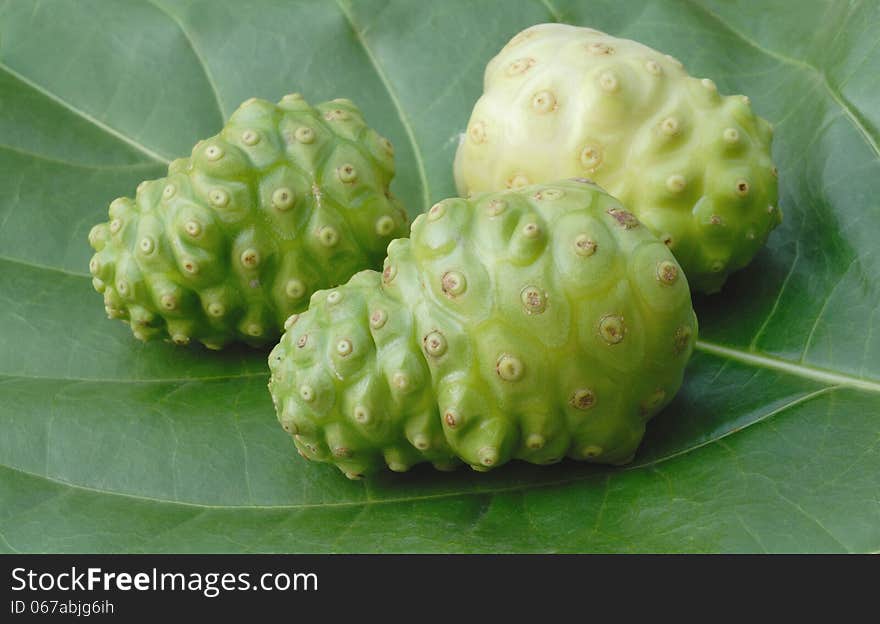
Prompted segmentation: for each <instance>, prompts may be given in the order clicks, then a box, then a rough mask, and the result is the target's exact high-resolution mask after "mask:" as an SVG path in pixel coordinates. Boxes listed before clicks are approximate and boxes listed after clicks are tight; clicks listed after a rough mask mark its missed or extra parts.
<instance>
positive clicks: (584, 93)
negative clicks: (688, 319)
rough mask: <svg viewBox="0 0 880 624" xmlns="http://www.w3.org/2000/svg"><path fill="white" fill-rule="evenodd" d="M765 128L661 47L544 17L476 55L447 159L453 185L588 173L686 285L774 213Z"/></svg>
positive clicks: (703, 278)
mask: <svg viewBox="0 0 880 624" xmlns="http://www.w3.org/2000/svg"><path fill="white" fill-rule="evenodd" d="M771 134H772V129H771V126H770V124H769V123H768V122H767V121H765V120H764V119H762V118H760V117H758V116H756V115H755V114H754V113H753V112H752V110H751V108H750V106H749V98H747V97H746V96H743V95H733V96H721V95H720V94H719V93H718V90H717V88H716V86H715V83H714V82H712V80H710V79H708V78H703V79H702V80H701V79H697V78H693V77H691V76H689V75H688V74H687V72H686V71H685V70H684V69H683V67H682V64H681V63H680V62H679V61H677V60H676V59H674V58H672V57H671V56H668V55H664V54H661V53H660V52H657V51H656V50H653V49H651V48H649V47H647V46H644V45H642V44H640V43H637V42H635V41H630V40H627V39H617V38H615V37H611V36H609V35H606V34H604V33H602V32H599V31H597V30H593V29H590V28H578V27H575V26H568V25H565V24H541V25H538V26H533V27H531V28H528V29H526V30H524V31H522V32H521V33H519V34H518V35H516V36H515V37H514V38H513V39H512V40H511V41H510V42H509V43H508V44H507V45H506V46H505V47H504V49H502V50H501V52H500V53H499V54H498V55H497V56H496V57H495V58H493V59H492V60H491V61H490V62H489V64H488V66H487V67H486V71H485V76H484V93H483V95H482V96H481V97H480V99H479V100H478V101H477V103H476V105H475V107H474V110H473V113H472V114H471V118H470V121H469V123H468V127H467V132H466V133H465V135H464V136H463V137H462V142H461V144H460V145H459V148H458V153H457V154H456V159H455V167H454V171H455V178H456V185H457V187H458V191H459V193H460V194H462V195H467V194H469V193H474V192H481V191H491V190H500V189H504V188H516V187H519V186H523V185H527V184H532V183H537V182H548V181H552V180H555V179H557V178H560V177H565V176H583V177H588V178H590V179H592V180H595V181H596V182H597V183H598V184H600V185H601V186H602V187H603V188H605V189H606V190H607V191H608V192H609V193H611V194H612V195H614V196H615V197H617V198H618V199H620V200H621V201H622V202H623V203H624V205H626V206H628V207H629V208H630V209H631V210H632V211H633V212H634V213H635V214H636V215H637V216H638V218H639V220H640V221H641V222H642V223H644V224H645V226H647V227H648V228H649V229H650V230H652V231H653V232H654V233H655V234H656V235H657V236H659V237H660V238H661V240H663V241H664V242H665V243H666V244H667V245H668V246H669V247H670V249H672V251H673V253H674V254H675V257H676V258H677V259H678V261H679V262H680V263H681V266H682V267H683V268H684V270H685V272H686V273H687V276H688V281H689V282H690V285H691V287H693V288H694V289H695V290H699V291H703V292H709V293H711V292H714V291H717V290H719V289H720V288H721V286H722V284H723V283H724V281H725V280H726V279H727V276H728V275H729V274H730V273H731V272H733V271H736V270H738V269H740V268H742V267H744V266H746V265H747V264H748V263H749V262H750V261H751V260H752V258H753V257H754V255H755V254H756V253H757V251H758V250H759V249H760V248H761V246H762V245H763V244H764V242H765V241H766V240H767V236H768V235H769V233H770V231H771V230H772V229H773V228H774V227H776V226H777V225H778V224H779V223H780V221H781V220H782V214H781V212H780V210H779V207H778V205H777V180H776V177H777V171H776V168H775V167H774V166H773V163H772V162H771V160H770V142H771Z"/></svg>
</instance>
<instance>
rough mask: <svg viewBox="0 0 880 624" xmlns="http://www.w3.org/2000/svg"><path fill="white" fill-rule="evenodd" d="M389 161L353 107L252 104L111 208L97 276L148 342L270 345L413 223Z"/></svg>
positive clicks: (109, 305) (114, 310) (100, 236)
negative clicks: (319, 294) (395, 191)
mask: <svg viewBox="0 0 880 624" xmlns="http://www.w3.org/2000/svg"><path fill="white" fill-rule="evenodd" d="M393 176H394V151H393V148H392V146H391V143H390V142H389V141H388V139H385V138H383V137H382V136H380V135H379V134H377V133H376V132H375V131H374V130H372V129H370V128H369V127H367V125H366V124H365V122H364V119H363V117H362V115H361V113H360V111H359V110H358V109H357V108H356V107H355V105H354V104H353V103H352V102H350V101H348V100H333V101H331V102H326V103H323V104H319V105H317V106H315V107H312V106H310V105H309V104H308V103H307V102H306V101H305V100H304V99H303V98H302V97H301V96H299V95H297V94H293V95H287V96H285V97H284V98H283V99H282V100H281V101H280V102H279V103H278V104H273V103H271V102H267V101H265V100H260V99H250V100H248V101H247V102H245V103H244V104H242V105H241V106H240V107H239V108H238V110H237V111H235V112H234V113H233V114H232V116H231V117H230V119H229V121H228V122H227V124H226V125H225V126H224V128H223V129H222V130H221V132H220V133H219V134H218V135H216V136H214V137H212V138H210V139H207V140H205V141H200V142H199V143H198V144H197V145H196V146H195V147H194V148H193V151H192V155H191V156H190V157H189V158H185V159H179V160H175V161H174V162H172V163H171V164H170V166H169V167H168V175H167V177H164V178H161V179H158V180H150V181H146V182H143V183H141V184H140V186H138V188H137V195H136V197H135V198H134V199H130V198H127V197H121V198H119V199H116V200H114V201H113V202H112V203H111V204H110V221H109V223H101V224H98V225H96V226H95V227H94V228H92V230H91V232H90V233H89V242H90V243H91V245H92V247H93V248H94V249H95V250H96V252H97V253H95V255H94V256H93V257H92V259H91V262H90V264H89V268H90V269H91V273H92V275H93V276H94V279H93V280H92V282H93V284H94V287H95V289H96V290H97V291H98V292H100V293H103V294H104V303H105V306H106V311H107V314H108V316H109V317H110V318H119V319H122V320H124V321H126V322H128V323H129V324H130V325H131V329H132V332H133V333H134V335H135V337H137V338H139V339H141V340H149V339H152V338H169V339H171V340H172V341H173V342H175V343H177V344H187V343H189V342H190V341H192V340H199V341H201V342H202V343H204V344H205V345H206V346H207V347H209V348H221V347H222V346H224V345H226V344H227V343H230V342H233V341H242V342H246V343H250V344H253V345H262V344H267V343H273V342H275V341H276V340H277V339H278V336H279V335H280V334H281V332H282V324H283V323H284V319H286V318H287V317H288V316H290V314H292V313H293V312H296V311H298V310H302V309H304V308H305V307H306V306H307V304H308V300H309V296H310V295H311V294H312V293H313V292H314V291H316V290H318V289H321V288H328V287H330V286H334V285H337V284H340V283H343V282H345V281H346V280H348V278H350V277H351V276H352V275H353V274H354V273H355V272H357V271H359V270H362V269H365V268H370V267H373V268H378V267H379V266H381V262H382V258H384V256H385V248H386V247H387V245H388V242H389V241H390V240H392V239H393V238H396V237H398V236H402V235H405V233H406V225H407V216H406V212H405V211H404V209H403V208H402V206H401V204H400V203H399V202H398V200H397V199H395V197H394V196H393V195H392V194H391V193H390V192H389V189H388V185H389V183H390V181H391V178H392V177H393Z"/></svg>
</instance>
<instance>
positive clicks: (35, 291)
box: [0, 0, 880, 552]
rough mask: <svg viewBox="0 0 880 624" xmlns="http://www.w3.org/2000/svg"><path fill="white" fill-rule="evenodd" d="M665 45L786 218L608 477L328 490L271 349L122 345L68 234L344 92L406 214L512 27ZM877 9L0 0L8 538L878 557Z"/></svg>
mask: <svg viewBox="0 0 880 624" xmlns="http://www.w3.org/2000/svg"><path fill="white" fill-rule="evenodd" d="M545 21H564V22H569V23H573V24H581V25H591V26H594V27H597V28H600V29H602V30H606V31H608V32H610V33H613V34H616V35H619V36H624V37H629V38H634V39H638V40H640V41H643V42H645V43H647V44H649V45H651V46H653V47H656V48H658V49H660V50H663V51H665V52H668V53H670V54H673V55H675V56H677V57H679V58H680V59H682V60H683V61H685V63H686V64H687V66H688V68H689V69H690V71H691V72H692V73H694V74H696V75H698V76H703V75H705V76H711V77H712V78H713V79H714V80H715V81H716V82H717V83H718V86H719V88H720V89H721V90H722V92H725V93H746V94H748V95H749V96H750V97H751V98H752V101H753V103H754V107H755V109H756V110H757V111H758V113H759V114H761V115H763V116H765V117H767V118H768V119H770V120H771V121H772V122H774V123H775V125H776V134H775V143H774V158H775V161H776V163H777V164H778V165H779V170H780V183H781V196H782V199H781V205H782V207H783V209H784V211H785V215H786V218H785V222H784V223H783V225H782V227H781V228H779V229H777V230H776V231H775V232H774V234H773V235H772V236H771V238H770V242H769V245H768V247H767V248H766V249H765V250H764V251H763V252H762V253H761V254H760V255H759V256H758V258H757V259H756V260H755V262H754V263H753V264H752V265H751V266H750V267H749V268H748V269H747V270H745V271H742V272H741V273H740V274H738V275H736V276H735V278H734V279H733V280H732V281H731V282H729V284H728V286H727V287H726V288H725V290H724V291H723V293H722V294H720V295H716V296H713V297H709V298H699V299H697V301H695V306H696V308H697V312H698V315H699V317H700V324H701V340H700V342H699V344H698V352H697V353H696V355H695V357H694V359H693V361H692V363H691V364H690V366H689V369H688V377H687V381H686V384H685V386H684V388H683V389H682V392H681V393H680V395H679V396H678V397H677V398H676V400H675V402H674V403H673V404H672V405H671V406H670V407H669V408H668V409H667V410H666V411H665V412H664V413H663V414H662V415H661V416H660V417H658V418H657V419H656V421H654V422H653V423H652V424H651V426H650V427H649V434H648V437H647V438H646V441H645V443H644V445H643V447H642V449H641V451H640V452H639V454H638V456H637V458H636V461H635V463H634V464H633V465H631V466H629V467H627V468H625V469H610V468H604V467H590V466H586V465H582V464H577V463H573V462H569V463H565V464H562V465H558V466H555V467H549V468H541V467H535V466H529V465H522V464H520V465H510V466H508V467H506V468H504V469H501V470H498V471H496V472H494V473H490V474H477V473H474V472H470V471H460V472H458V473H453V474H440V473H435V472H433V471H432V470H429V469H416V470H414V471H413V472H411V473H408V474H404V475H396V474H390V473H389V474H385V475H381V476H379V477H376V478H373V479H370V480H367V481H363V482H349V481H347V480H346V479H344V478H343V477H342V476H341V475H340V474H339V473H338V472H337V471H336V469H335V468H332V467H329V466H319V465H311V464H306V463H305V462H303V461H302V460H300V459H299V458H298V457H296V456H295V454H294V453H293V447H292V444H291V443H290V441H289V439H288V437H287V436H286V434H284V432H283V431H282V430H281V428H280V427H279V426H278V424H277V421H276V419H275V414H274V411H273V408H272V403H271V401H270V398H269V395H268V393H267V392H266V388H265V384H266V381H267V367H266V363H265V358H266V353H265V352H257V351H252V350H247V349H240V350H232V351H227V352H223V353H220V354H216V353H213V352H207V351H202V350H199V349H196V348H192V349H181V348H175V347H172V346H169V345H166V344H149V345H146V346H144V345H142V344H140V343H138V342H136V341H135V340H134V339H133V338H132V337H131V335H130V333H129V331H128V329H127V328H126V327H125V326H124V325H123V324H121V323H119V322H116V321H113V322H111V321H108V320H106V319H105V318H104V315H103V309H102V305H101V301H100V297H99V296H98V295H96V294H95V293H94V292H93V291H92V288H91V284H90V281H89V276H88V274H87V269H86V266H87V262H88V258H89V255H90V250H89V247H88V245H87V243H86V234H87V232H88V230H89V228H90V226H91V225H92V224H93V223H95V222H97V221H99V220H102V219H104V218H105V217H106V209H107V204H108V203H109V201H110V200H111V199H113V198H114V197H116V196H118V195H123V194H130V193H131V192H132V191H133V189H134V187H135V186H136V184H137V183H138V182H139V181H140V180H142V179H144V178H152V177H158V176H160V175H161V174H162V173H163V171H164V168H165V166H166V164H167V161H168V160H170V159H171V158H174V157H176V156H179V155H184V154H186V153H188V152H189V149H190V147H191V146H192V144H193V143H194V142H195V141H196V140H198V139H200V138H204V137H206V136H209V135H211V134H214V133H215V132H217V130H218V129H219V128H220V126H221V124H222V122H223V120H224V119H225V118H226V117H227V116H228V115H229V114H230V113H231V111H232V110H234V108H235V107H236V106H237V105H238V103H239V102H241V101H243V100H244V99H246V98H248V97H250V96H261V97H266V98H272V99H277V98H279V97H280V96H282V95H283V94H285V93H287V92H291V91H301V92H303V93H304V94H305V95H306V97H307V98H308V99H310V100H311V101H320V100H323V99H329V98H333V97H350V98H352V99H354V100H355V101H356V102H357V103H358V104H359V105H360V106H361V107H362V108H363V110H364V111H365V114H366V116H367V119H368V121H369V122H370V123H371V125H373V126H375V127H377V128H379V129H380V130H381V131H382V132H383V133H384V134H386V135H387V136H389V137H390V138H391V139H392V140H393V141H394V143H395V145H396V146H397V148H398V149H397V151H398V169H399V172H398V177H397V179H396V181H395V190H396V192H397V193H398V194H399V195H400V196H401V197H402V198H403V199H404V200H405V201H406V203H407V205H408V206H409V209H410V212H411V213H412V214H416V213H418V212H419V211H421V210H423V209H424V208H425V207H426V206H427V205H429V204H430V203H431V202H432V201H436V200H438V199H441V198H443V197H445V196H448V195H451V194H453V186H452V180H451V161H452V156H453V153H454V150H455V147H456V141H457V133H458V132H460V131H461V130H462V128H463V126H464V124H465V122H466V120H467V117H468V114H469V111H470V107H471V106H472V105H473V102H474V101H475V99H476V98H477V96H478V95H479V92H480V89H481V78H482V69H483V67H484V66H485V63H486V62H487V61H488V60H489V58H491V56H492V55H493V54H494V53H495V52H496V51H497V50H498V49H499V48H500V47H501V45H503V43H504V42H505V41H506V40H507V39H508V38H509V37H510V36H512V35H513V34H514V33H516V32H517V31H519V30H520V29H522V28H524V27H526V26H529V25H531V24H534V23H539V22H545ZM878 31H880V7H878V5H877V3H876V2H864V3H858V2H846V3H844V2H823V1H819V0H813V1H810V2H802V1H799V0H798V1H796V0H790V1H787V2H786V1H784V0H778V1H775V2H760V3H757V2H752V1H749V0H741V1H739V2H732V1H722V0H715V1H707V2H690V3H688V2H678V1H676V2H661V1H653V2H649V1H647V0H646V1H643V2H641V1H635V0H633V1H628V2H619V1H617V0H591V1H590V2H584V1H571V2H564V1H562V0H544V1H528V2H527V1H517V2H512V1H501V0H495V1H487V0H483V1H465V0H444V1H443V2H414V1H405V0H399V1H396V2H378V1H364V2H361V1H357V2H348V1H344V0H339V1H338V2H333V1H328V2H313V1H305V0H304V1H302V2H290V1H288V0H277V1H274V2H269V1H266V2H257V1H255V0H254V1H252V2H247V1H241V0H227V1H223V2H218V1H208V0H204V1H196V0H191V1H183V0H181V1H172V0H152V1H140V2H136V1H134V0H129V1H112V2H111V1H109V0H107V1H100V0H79V1H73V0H66V1H65V0H51V1H50V0H42V1H37V0H34V1H32V2H31V1H27V0H7V1H5V2H0V301H2V305H0V430H2V435H0V550H5V551H10V552H16V551H132V552H139V551H501V552H504V551H551V552H558V551H849V552H854V551H874V552H876V551H878V550H880V313H878V310H880V280H878V277H877V276H878V275H880V253H878V251H877V250H878V246H877V241H878V240H880V200H878V197H880V149H878V143H880V131H878V127H880V83H878V81H877V78H876V77H877V75H878V72H880V46H878V38H877V32H878Z"/></svg>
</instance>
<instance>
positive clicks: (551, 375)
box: [269, 180, 697, 478]
mask: <svg viewBox="0 0 880 624" xmlns="http://www.w3.org/2000/svg"><path fill="white" fill-rule="evenodd" d="M285 327H286V328H287V331H286V333H285V334H284V336H283V337H282V339H281V342H280V344H279V345H278V346H276V347H275V349H274V350H273V351H272V353H271V355H270V357H269V366H270V368H271V370H272V377H271V380H270V383H269V389H270V391H271V393H272V397H273V400H274V402H275V407H276V410H277V413H278V418H279V420H280V422H281V424H282V426H283V427H284V429H285V430H286V431H288V432H289V433H290V434H291V435H293V438H294V442H295V444H296V447H297V448H298V449H299V452H300V453H301V454H302V455H303V456H305V457H306V458H308V459H313V460H318V461H325V462H332V463H334V464H335V465H337V466H338V467H339V468H340V469H341V470H342V471H343V472H344V473H345V474H346V475H347V476H349V477H351V478H357V477H360V476H362V475H364V474H366V473H368V472H370V471H372V470H375V469H377V468H379V467H382V466H384V465H385V464H387V465H388V467H389V468H391V469H392V470H395V471H403V470H407V469H408V468H409V467H410V466H412V465H413V464H417V463H419V462H425V461H429V462H432V463H433V464H434V466H435V467H437V468H439V469H447V468H452V467H454V466H456V465H457V464H458V463H460V462H464V463H466V464H469V465H471V466H472V467H473V468H475V469H476V470H488V469H490V468H493V467H496V466H500V465H502V464H504V463H505V462H507V461H508V460H510V459H513V458H518V459H522V460H525V461H528V462H532V463H538V464H548V463H553V462H557V461H559V460H561V459H562V458H563V457H566V456H567V457H570V458H573V459H578V460H587V461H592V462H604V463H625V462H627V461H629V460H630V459H631V457H632V455H633V453H634V452H635V450H636V447H637V446H638V445H639V442H640V441H641V439H642V435H643V433H644V431H645V423H646V422H647V421H648V419H650V418H651V417H652V416H653V415H654V414H656V413H657V412H658V411H659V410H660V409H661V408H663V407H664V406H665V405H666V404H667V403H668V402H669V401H670V400H671V399H672V397H673V396H674V395H675V393H676V392H677V390H678V388H679V386H680V385H681V382H682V373H683V370H684V367H685V364H686V362H687V361H688V358H689V356H690V354H691V350H692V348H693V344H694V340H695V338H696V333H697V324H696V317H695V315H694V311H693V308H692V307H691V299H690V292H689V289H688V284H687V281H686V278H685V276H684V275H683V273H682V272H681V270H680V268H679V265H678V263H677V262H676V261H675V258H674V257H673V255H672V254H671V253H670V252H669V250H668V249H667V248H666V246H665V245H663V243H662V242H661V241H660V240H659V239H658V238H657V237H656V236H654V235H653V234H652V233H651V232H650V231H649V230H648V229H647V228H645V227H643V226H641V225H640V224H639V221H638V219H637V218H636V217H635V216H634V215H633V214H632V213H630V212H628V211H627V210H626V209H625V208H624V207H623V205H622V204H621V203H620V202H618V201H617V200H616V199H614V198H612V197H611V196H609V195H607V194H606V193H604V192H602V191H601V190H600V189H599V188H598V187H596V186H595V185H593V184H591V183H589V182H588V181H586V180H568V181H562V182H556V183H553V184H544V185H534V186H528V187H523V188H520V189H517V190H511V191H503V192H498V193H487V194H482V195H478V196H475V197H473V198H471V199H459V198H456V199H447V200H444V201H442V202H440V203H438V204H436V205H434V206H433V207H432V208H431V209H430V211H429V212H428V213H427V214H423V215H420V216H419V217H418V218H417V219H416V220H415V221H414V222H413V225H412V232H411V239H398V240H395V241H393V242H392V243H391V244H390V245H389V246H388V258H387V259H386V260H385V264H384V269H383V271H382V272H381V273H378V272H375V271H362V272H360V273H358V274H356V275H355V276H354V277H353V278H352V279H351V280H350V281H349V282H348V283H347V284H345V285H343V286H340V287H338V288H334V289H331V290H323V291H320V292H317V293H315V294H314V295H313V296H312V299H311V302H310V306H309V309H308V311H307V312H305V313H303V314H295V315H293V316H291V317H290V318H289V319H288V321H287V322H286V324H285Z"/></svg>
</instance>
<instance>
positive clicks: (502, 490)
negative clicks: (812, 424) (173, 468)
mask: <svg viewBox="0 0 880 624" xmlns="http://www.w3.org/2000/svg"><path fill="white" fill-rule="evenodd" d="M838 389H840V388H839V387H838V386H832V387H827V388H820V389H818V390H814V391H813V392H810V393H807V394H803V395H801V396H799V397H798V398H796V399H793V400H791V401H789V402H788V403H786V404H785V405H782V406H780V407H778V408H776V409H774V410H771V411H769V412H767V413H766V414H764V415H762V416H760V417H759V418H756V419H755V420H753V421H752V422H750V423H748V424H747V425H745V426H744V427H741V428H738V429H731V430H729V431H727V432H725V433H723V434H722V435H720V436H718V437H717V438H711V439H707V440H705V441H703V442H701V443H700V444H696V445H694V446H691V447H688V448H686V449H682V450H679V451H676V452H674V453H670V454H668V455H664V456H661V457H657V458H655V459H653V460H651V461H648V462H644V463H637V464H632V465H630V466H625V467H620V468H616V469H610V470H607V471H604V472H595V473H588V474H580V475H576V476H572V477H568V478H564V479H555V480H551V481H543V482H540V483H526V484H522V483H520V484H514V485H508V486H503V487H496V488H486V489H478V490H465V491H449V492H441V493H438V494H427V495H424V496H398V497H389V498H380V499H377V498H371V497H370V493H369V488H368V485H369V482H367V481H364V482H363V483H364V487H365V498H364V499H361V500H347V501H336V502H320V503H297V504H279V505H261V504H250V503H248V504H243V505H216V504H209V503H197V502H193V501H178V500H171V499H166V498H159V497H157V496H146V495H143V494H131V493H127V492H117V491H112V490H101V489H98V488H94V487H91V486H88V485H82V484H78V483H72V482H70V481H66V480H64V479H59V478H57V477H51V476H49V475H41V474H37V473H34V472H31V471H28V470H24V469H23V468H17V467H13V466H8V465H2V466H0V469H5V470H8V471H10V472H16V473H19V474H23V475H25V476H28V477H30V478H34V479H40V480H42V481H47V482H49V483H54V484H56V485H60V486H64V487H68V488H71V489H76V490H83V491H86V492H90V493H92V494H98V495H101V496H113V497H119V498H126V499H133V500H139V501H143V502H149V503H156V504H160V505H174V506H179V507H191V508H196V509H210V510H216V511H228V510H242V509H244V510H267V511H278V510H303V509H326V508H328V507H359V506H364V507H368V506H375V505H391V504H397V503H414V502H419V501H426V500H442V499H446V498H457V497H465V496H496V495H498V494H506V493H508V492H524V491H531V490H540V489H544V488H551V487H558V486H564V485H569V484H572V483H579V482H581V481H588V480H590V479H597V478H601V477H608V476H609V475H612V474H614V473H625V472H633V471H635V470H643V469H646V468H652V467H655V466H658V465H660V464H663V463H665V462H668V461H671V460H673V459H676V458H677V457H681V456H682V455H686V454H687V453H692V452H694V451H697V450H699V449H701V448H704V447H706V446H712V445H716V444H720V443H722V441H723V440H724V439H725V438H727V437H728V436H731V435H733V434H734V433H738V432H740V431H743V430H744V429H747V428H749V427H751V426H753V425H756V424H758V423H761V422H764V421H765V420H767V419H769V418H772V417H774V416H777V415H779V414H781V413H783V412H785V411H786V410H789V409H792V408H794V407H796V406H798V405H802V404H804V403H807V402H809V401H811V400H813V399H815V398H818V397H820V396H822V395H825V394H828V393H830V392H833V391H835V390H838Z"/></svg>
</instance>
